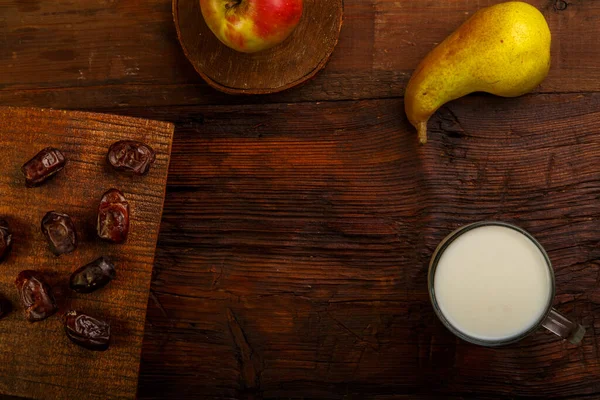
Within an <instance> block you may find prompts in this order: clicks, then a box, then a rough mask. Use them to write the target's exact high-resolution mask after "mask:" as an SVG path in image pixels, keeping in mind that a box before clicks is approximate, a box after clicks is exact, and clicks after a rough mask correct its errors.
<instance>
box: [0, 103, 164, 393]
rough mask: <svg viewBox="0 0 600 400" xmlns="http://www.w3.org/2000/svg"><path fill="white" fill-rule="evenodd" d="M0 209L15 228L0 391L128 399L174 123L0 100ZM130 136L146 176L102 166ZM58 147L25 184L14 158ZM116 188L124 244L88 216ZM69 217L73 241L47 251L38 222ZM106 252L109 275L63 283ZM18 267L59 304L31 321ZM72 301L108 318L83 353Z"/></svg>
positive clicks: (5, 270) (19, 160)
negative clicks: (104, 330)
mask: <svg viewBox="0 0 600 400" xmlns="http://www.w3.org/2000/svg"><path fill="white" fill-rule="evenodd" d="M0 121H1V122H0V148H1V149H2V157H0V171H3V174H2V176H1V177H0V192H1V193H2V198H1V200H0V215H1V216H2V217H3V218H5V219H6V220H7V221H8V222H9V224H10V226H11V229H12V232H13V248H12V252H11V253H10V256H9V257H8V259H7V260H6V261H5V262H3V263H2V264H1V265H0V270H1V271H2V273H1V274H0V293H2V294H3V295H4V296H5V297H6V298H7V299H9V300H10V301H11V303H12V304H13V309H14V312H12V313H11V314H9V315H8V316H7V317H6V318H5V319H3V320H2V321H1V323H0V396H1V395H2V394H6V395H16V396H22V397H30V398H36V399H74V398H84V399H90V398H94V399H96V398H97V399H109V398H120V399H133V398H135V396H136V392H137V380H138V371H139V361H140V353H141V349H142V339H143V336H144V322H145V315H146V306H147V299H148V293H149V290H150V280H151V276H152V265H153V262H154V249H155V246H156V241H157V237H158V231H159V227H160V217H161V212H162V206H163V201H164V194H165V186H166V180H167V170H168V166H169V157H170V151H171V141H172V135H173V125H172V124H168V123H164V122H155V121H146V120H140V119H135V118H129V117H122V116H109V115H103V114H90V113H82V112H75V111H68V112H67V111H53V110H39V109H27V108H25V109H24V108H12V107H6V108H5V107H0ZM125 138H133V139H136V140H143V141H144V142H146V143H148V144H150V145H151V146H152V147H153V148H154V149H155V150H156V152H157V159H156V162H155V164H154V166H153V168H152V169H151V171H150V172H149V173H148V175H147V176H144V177H142V178H137V177H136V178H134V177H130V176H123V175H122V174H120V173H117V172H115V171H113V170H112V169H110V168H109V167H108V166H107V165H106V161H105V158H106V151H107V149H108V147H109V146H110V145H111V144H112V143H114V142H115V141H118V140H123V139H125ZM48 146H52V147H56V148H59V149H61V151H62V152H63V153H64V155H65V157H66V158H67V165H66V167H65V168H64V170H63V171H61V172H59V173H58V174H57V175H56V176H55V177H53V179H52V180H50V181H48V182H46V183H45V184H44V185H43V186H40V187H37V188H26V187H25V178H24V177H23V176H22V174H21V171H20V169H21V165H23V163H25V162H26V161H28V160H29V159H30V158H31V157H33V156H34V155H35V154H36V153H37V152H38V151H39V150H41V149H43V148H45V147H48ZM113 187H115V188H119V189H121V190H122V191H123V192H124V194H125V196H126V198H127V200H128V202H129V205H130V209H131V225H130V228H131V230H130V235H129V238H128V240H127V243H126V244H124V245H111V244H108V243H103V242H101V241H100V240H99V239H98V238H97V235H96V229H95V226H96V216H97V210H98V204H99V200H100V198H101V197H102V194H103V193H104V192H105V191H106V190H108V189H110V188H113ZM51 210H55V211H58V212H62V213H66V214H69V215H70V216H71V218H73V221H74V223H75V227H76V230H77V233H78V238H79V246H78V248H77V250H76V251H75V252H73V253H71V254H64V255H61V256H60V257H57V256H55V255H54V254H52V253H51V252H50V250H49V249H48V243H47V241H46V239H45V238H44V236H43V235H42V232H41V230H40V223H41V222H40V221H41V220H42V218H43V216H44V215H45V214H46V212H48V211H51ZM101 255H105V256H108V257H109V258H110V259H112V260H113V261H114V263H115V266H116V270H117V277H116V278H115V280H113V281H112V282H111V283H110V284H109V285H108V286H107V287H105V288H103V289H101V290H98V291H96V292H94V293H92V294H77V293H74V292H72V291H71V290H70V289H68V281H69V276H70V275H71V273H72V272H73V271H74V270H75V269H77V268H79V267H80V266H82V265H85V264H87V263H89V262H91V261H93V260H95V259H97V258H98V257H99V256H101ZM25 269H33V270H37V271H41V272H42V273H43V274H44V276H45V277H46V279H47V281H48V283H49V284H50V285H52V286H53V287H54V293H55V296H56V299H57V302H58V305H59V312H58V313H57V314H56V315H55V316H52V317H50V318H48V319H46V320H44V321H42V322H37V323H33V324H32V323H29V322H27V321H26V320H25V317H24V315H23V307H22V306H21V304H20V302H19V295H18V292H17V290H16V287H15V283H14V282H15V278H16V277H17V275H18V273H19V272H20V271H22V270H25ZM70 309H76V310H79V311H82V312H86V313H89V314H90V315H92V316H96V317H98V318H101V319H104V320H106V321H109V322H110V324H111V329H112V341H111V347H110V348H109V350H108V351H106V352H91V351H89V350H85V349H82V348H80V347H78V346H76V345H74V344H73V343H71V342H70V341H69V340H68V339H67V337H66V336H65V333H64V328H63V324H62V322H61V318H60V314H62V313H64V312H66V311H68V310H70Z"/></svg>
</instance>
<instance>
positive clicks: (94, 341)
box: [65, 311, 110, 351]
mask: <svg viewBox="0 0 600 400" xmlns="http://www.w3.org/2000/svg"><path fill="white" fill-rule="evenodd" d="M65 333H66V334H67V337H68V338H69V339H71V341H72V342H73V343H75V344H78V345H79V346H82V347H85V348H86V349H89V350H97V351H104V350H107V349H108V345H109V342H110V325H109V324H108V323H106V322H104V321H101V320H99V319H96V318H93V317H90V316H89V315H86V314H84V313H81V312H78V311H69V312H67V313H66V314H65Z"/></svg>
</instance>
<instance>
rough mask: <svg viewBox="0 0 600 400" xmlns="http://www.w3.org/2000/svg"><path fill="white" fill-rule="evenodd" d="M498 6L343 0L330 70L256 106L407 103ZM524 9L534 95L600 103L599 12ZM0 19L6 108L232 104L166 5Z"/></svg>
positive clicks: (587, 1) (89, 7)
mask: <svg viewBox="0 0 600 400" xmlns="http://www.w3.org/2000/svg"><path fill="white" fill-rule="evenodd" d="M499 1H500V0H482V1H478V2H473V1H469V0H458V1H428V2H398V1H392V0H347V1H345V18H344V26H343V28H342V32H341V36H340V41H339V43H338V45H337V48H336V50H335V51H334V53H333V56H332V57H331V60H330V62H329V64H328V65H327V67H326V68H325V70H324V71H322V72H321V73H320V74H319V75H318V76H317V77H316V78H315V79H314V80H313V81H311V82H308V83H307V84H305V85H303V86H302V87H300V88H298V89H294V90H290V91H287V92H284V93H282V94H279V95H275V96H270V97H268V98H262V97H261V98H260V101H269V102H290V101H307V100H315V101H316V100H343V99H358V98H384V97H396V96H402V95H403V93H404V88H405V86H406V83H407V82H408V79H409V77H410V74H411V73H412V71H413V69H414V68H415V67H416V65H417V64H418V62H419V60H420V59H421V58H422V57H423V56H425V54H426V53H427V52H428V51H429V50H431V49H432V48H433V47H434V46H435V44H437V43H439V42H440V41H442V40H443V39H444V38H445V37H446V36H447V35H448V34H449V33H451V32H452V31H453V30H454V29H455V28H456V27H457V26H458V25H459V24H460V23H461V22H462V21H464V20H465V19H466V18H467V17H468V16H469V15H471V14H472V13H473V12H474V11H476V10H477V9H478V8H479V7H484V6H487V5H491V4H494V3H498V2H499ZM531 3H532V4H533V5H535V6H536V7H538V8H540V9H541V11H542V12H543V13H544V15H545V16H546V18H547V19H548V23H549V25H550V28H551V31H552V34H553V45H552V54H553V61H552V68H551V71H550V75H549V77H548V79H547V80H546V81H545V82H544V83H543V84H542V85H541V86H540V88H538V92H542V93H557V92H576V91H586V92H589V91H599V90H600V66H599V65H598V63H597V59H598V57H600V54H599V52H600V48H599V47H598V46H597V45H596V44H597V43H598V42H599V41H600V4H599V3H598V2H597V1H593V0H574V1H569V2H564V1H562V0H532V1H531ZM0 11H1V12H0V15H1V16H0V29H1V30H2V32H3V35H0V60H1V61H2V62H1V63H0V76H1V77H2V78H1V80H0V103H1V104H10V105H24V106H32V105H34V106H44V107H60V108H81V107H85V108H105V107H115V106H120V105H123V106H131V107H135V106H159V105H184V104H214V103H221V104H223V103H225V102H228V101H230V99H231V97H227V96H225V95H221V94H219V93H217V92H216V91H214V90H212V89H210V88H208V87H207V85H206V84H204V83H203V81H202V80H201V79H200V78H199V76H198V75H197V74H196V73H195V72H194V69H193V68H192V66H191V65H190V64H189V63H188V62H187V60H186V59H185V57H184V55H183V52H182V50H181V47H180V45H179V43H178V42H177V37H176V33H175V27H174V24H173V21H172V16H171V6H170V2H169V1H168V0H148V1H145V2H138V1H114V2H108V3H107V2H106V1H103V0H90V1H85V2H54V3H47V2H41V1H37V0H34V1H28V2H25V3H24V2H20V1H15V0H0ZM233 101H237V102H239V101H240V100H239V99H238V100H233ZM249 101H254V99H252V100H249Z"/></svg>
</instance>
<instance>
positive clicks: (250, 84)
mask: <svg viewBox="0 0 600 400" xmlns="http://www.w3.org/2000/svg"><path fill="white" fill-rule="evenodd" d="M342 15H343V4H342V0H305V1H304V8H303V13H302V18H301V19H300V22H299V23H298V26H297V27H296V29H294V31H293V32H292V34H291V35H290V37H289V38H287V39H286V40H285V41H284V42H283V43H281V44H279V45H278V46H275V47H273V48H271V49H268V50H266V51H260V52H258V53H252V54H245V53H240V52H237V51H235V50H232V49H230V48H229V47H227V46H225V45H224V44H223V43H221V42H220V41H219V39H217V37H216V36H215V35H214V34H213V33H212V32H211V30H210V29H209V27H208V26H207V25H206V23H205V22H204V18H203V17H202V12H201V10H200V2H199V1H198V0H173V19H174V22H175V28H176V29H177V36H178V38H179V41H180V42H181V46H182V49H183V51H184V53H185V54H186V56H187V58H188V59H189V60H190V62H191V63H192V65H193V66H194V68H195V69H196V71H198V73H199V74H200V75H201V76H202V78H204V80H205V81H206V82H207V83H208V84H210V85H211V86H212V87H214V88H216V89H218V90H220V91H222V92H225V93H230V94H268V93H276V92H280V91H282V90H285V89H289V88H291V87H294V86H297V85H299V84H301V83H303V82H306V81H307V80H309V79H310V78H312V77H313V76H315V75H316V74H317V73H318V72H319V71H320V70H321V69H323V67H324V66H325V64H326V63H327V61H328V60H329V56H331V53H332V52H333V49H334V47H335V45H336V43H337V41H338V37H339V35H340V29H341V27H342Z"/></svg>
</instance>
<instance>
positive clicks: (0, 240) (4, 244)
mask: <svg viewBox="0 0 600 400" xmlns="http://www.w3.org/2000/svg"><path fill="white" fill-rule="evenodd" d="M11 245H12V234H11V233H10V229H9V227H8V222H6V221H5V220H3V219H1V218H0V262H2V261H3V260H4V259H5V258H6V256H7V255H8V253H9V251H10V247H11Z"/></svg>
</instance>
